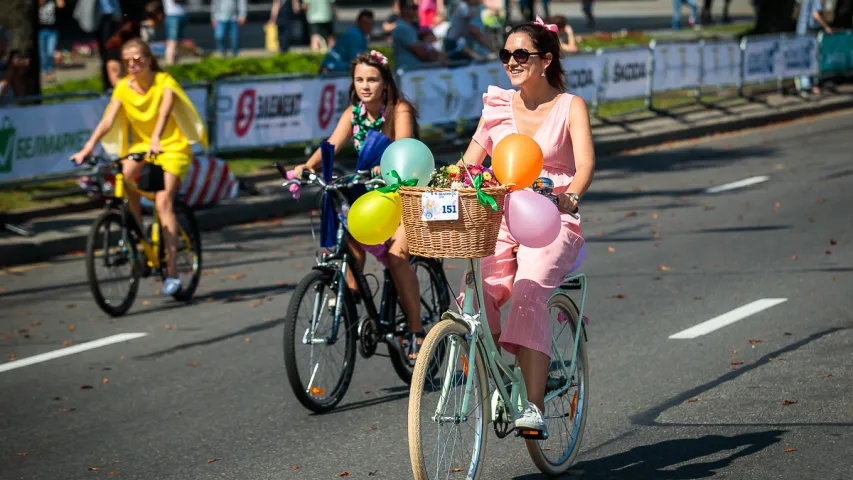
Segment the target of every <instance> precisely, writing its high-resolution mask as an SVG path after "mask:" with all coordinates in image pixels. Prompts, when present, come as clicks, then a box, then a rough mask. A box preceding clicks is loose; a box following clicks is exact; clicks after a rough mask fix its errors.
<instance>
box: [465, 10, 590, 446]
mask: <svg viewBox="0 0 853 480" xmlns="http://www.w3.org/2000/svg"><path fill="white" fill-rule="evenodd" d="M559 55H560V41H559V38H558V36H557V28H556V26H553V25H544V24H543V23H542V22H541V19H538V18H537V21H536V22H535V23H532V24H523V25H519V26H516V27H515V28H514V29H513V30H512V31H511V32H510V35H509V37H508V38H507V41H506V45H505V48H504V49H503V50H502V51H501V52H500V57H501V61H502V62H503V63H504V64H505V70H506V73H507V75H508V76H509V78H510V80H511V81H512V85H513V86H514V87H517V88H519V90H503V89H500V88H497V87H489V90H488V92H487V93H486V94H485V95H483V114H482V117H481V119H480V125H479V127H478V128H477V132H476V133H475V134H474V137H473V141H472V142H471V144H470V145H469V147H468V150H467V151H466V152H465V155H464V159H465V162H466V163H468V164H481V163H483V161H484V160H485V157H486V155H491V153H492V149H493V148H494V146H495V145H497V144H498V143H499V142H500V141H501V140H502V139H503V138H504V137H506V136H507V135H510V134H514V133H521V134H524V135H528V136H530V137H532V138H533V139H534V140H536V142H537V143H538V144H539V146H540V147H541V148H542V153H543V155H544V158H545V165H544V168H543V169H542V172H541V174H540V176H541V177H548V178H550V179H551V180H553V182H554V187H555V188H554V193H555V194H558V195H559V209H560V211H561V212H562V215H561V222H562V230H561V232H560V235H559V236H558V237H557V239H556V240H555V241H554V242H553V243H551V244H550V245H548V246H546V247H544V248H530V247H525V246H524V245H519V244H518V242H517V241H516V240H515V239H514V238H513V237H512V235H511V234H510V233H509V230H508V229H507V225H506V221H505V220H504V221H503V222H502V224H501V230H500V234H499V235H498V242H497V248H496V250H495V254H494V255H493V256H490V257H487V258H484V259H483V260H482V262H481V270H482V275H483V300H484V304H485V308H486V312H485V313H486V317H487V318H488V321H489V326H490V328H491V330H492V333H493V335H494V336H495V341H496V343H498V345H500V346H502V347H503V348H506V349H507V351H509V352H510V353H512V354H514V355H516V356H517V358H518V363H519V366H520V367H521V370H522V372H524V380H525V385H526V387H527V393H528V397H529V400H530V403H529V404H528V405H527V406H526V407H525V408H524V410H523V411H522V412H521V414H520V415H519V417H518V418H517V419H516V426H517V427H524V428H527V429H537V430H540V431H545V422H544V419H543V418H542V411H543V410H544V395H545V380H546V378H547V375H548V368H549V365H550V355H551V324H550V318H549V314H548V310H547V306H546V302H547V301H548V297H549V296H550V295H551V293H552V292H553V291H554V289H555V288H557V287H558V286H559V284H560V283H561V281H562V280H563V278H565V276H566V274H567V273H569V270H570V269H571V267H572V265H573V263H574V261H575V259H576V257H577V254H578V251H579V250H580V248H581V246H582V245H583V242H584V240H583V237H582V235H581V227H580V220H576V219H574V218H573V217H572V216H570V215H568V214H567V213H566V212H574V211H577V205H578V200H579V199H580V197H582V196H583V195H584V193H585V192H586V191H587V189H588V188H589V185H590V183H591V182H592V174H593V170H594V168H595V155H594V152H593V144H592V134H591V132H590V126H589V114H588V112H587V108H586V104H585V102H584V101H583V99H582V98H580V97H576V96H574V95H571V94H568V93H565V90H566V87H565V74H564V72H563V68H562V66H561V65H560V62H559ZM510 298H512V305H511V308H510V309H509V315H508V316H507V319H506V323H505V324H504V326H503V328H502V327H501V313H500V309H501V307H502V306H503V305H504V304H506V303H507V302H508V301H509V300H510Z"/></svg>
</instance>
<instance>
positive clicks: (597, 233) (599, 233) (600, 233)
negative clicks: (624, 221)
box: [595, 232, 607, 237]
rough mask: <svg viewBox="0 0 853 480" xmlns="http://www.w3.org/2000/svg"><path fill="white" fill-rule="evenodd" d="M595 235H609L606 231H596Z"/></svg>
mask: <svg viewBox="0 0 853 480" xmlns="http://www.w3.org/2000/svg"><path fill="white" fill-rule="evenodd" d="M595 235H596V236H599V237H603V236H605V235H607V234H606V233H604V232H595Z"/></svg>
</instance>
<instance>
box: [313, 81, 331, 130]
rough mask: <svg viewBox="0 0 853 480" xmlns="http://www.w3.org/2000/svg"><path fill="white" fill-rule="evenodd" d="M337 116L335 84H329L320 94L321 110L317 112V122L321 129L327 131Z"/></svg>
mask: <svg viewBox="0 0 853 480" xmlns="http://www.w3.org/2000/svg"><path fill="white" fill-rule="evenodd" d="M333 116H335V84H334V83H332V84H329V85H326V86H325V87H323V91H322V92H321V93H320V108H319V110H318V111H317V121H318V123H319V124H320V128H321V129H323V130H325V129H326V127H328V126H329V123H331V121H332V117H333Z"/></svg>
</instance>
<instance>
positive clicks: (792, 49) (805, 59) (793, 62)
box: [781, 36, 818, 78]
mask: <svg viewBox="0 0 853 480" xmlns="http://www.w3.org/2000/svg"><path fill="white" fill-rule="evenodd" d="M781 45H782V55H781V57H782V64H783V70H782V76H783V77H785V78H793V77H799V76H802V75H817V73H818V58H817V37H815V36H811V37H809V36H801V37H795V38H786V39H784V40H782V43H781Z"/></svg>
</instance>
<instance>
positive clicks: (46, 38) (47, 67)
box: [39, 28, 59, 73]
mask: <svg viewBox="0 0 853 480" xmlns="http://www.w3.org/2000/svg"><path fill="white" fill-rule="evenodd" d="M58 38H59V33H58V32H57V31H56V30H54V29H46V28H45V29H42V30H39V58H40V59H41V72H42V73H53V68H54V63H53V52H54V51H55V50H56V41H57V39H58Z"/></svg>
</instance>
